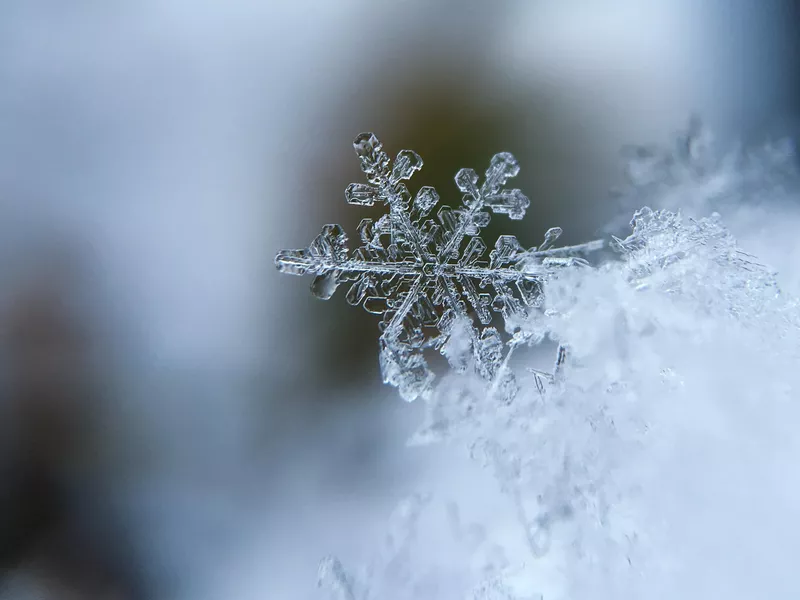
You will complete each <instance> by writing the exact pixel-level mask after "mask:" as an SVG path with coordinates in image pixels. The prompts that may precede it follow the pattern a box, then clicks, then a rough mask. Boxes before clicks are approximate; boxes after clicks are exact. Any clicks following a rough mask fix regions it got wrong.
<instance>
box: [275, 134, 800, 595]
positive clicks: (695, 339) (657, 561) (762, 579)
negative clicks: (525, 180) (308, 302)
mask: <svg viewBox="0 0 800 600" xmlns="http://www.w3.org/2000/svg"><path fill="white" fill-rule="evenodd" d="M355 146H356V151H357V153H358V155H359V157H360V158H361V162H362V167H363V170H364V172H365V173H366V175H367V177H368V180H369V182H370V183H369V184H368V185H367V184H352V185H351V186H350V187H349V188H348V190H347V193H346V196H347V200H348V202H350V203H352V204H374V203H377V202H383V203H385V204H386V205H387V206H388V209H389V212H388V214H387V215H386V216H384V217H383V218H381V219H380V220H379V221H378V222H377V223H372V222H371V221H370V220H365V221H362V224H361V225H360V226H359V233H360V237H361V240H362V242H363V245H362V246H361V247H360V248H359V249H358V250H356V251H355V252H354V253H353V254H350V253H349V251H348V250H347V247H346V245H345V242H346V236H345V235H344V233H343V232H342V230H341V229H340V228H338V226H332V225H327V226H325V227H324V228H323V232H322V233H321V234H320V236H318V237H317V239H316V240H315V241H314V242H313V243H312V244H311V245H310V246H309V247H308V248H306V249H303V250H293V251H283V252H281V253H280V254H278V256H277V258H276V263H277V265H278V268H280V269H281V270H283V271H285V272H289V273H293V274H305V273H311V274H314V275H316V279H315V281H314V284H313V285H312V289H313V290H314V291H315V293H316V294H317V295H318V296H320V297H323V298H328V297H330V296H331V294H332V293H333V291H334V289H335V287H336V286H337V285H338V284H339V283H341V282H345V281H346V282H348V283H350V282H352V283H351V287H350V290H349V291H348V293H347V299H348V301H349V302H350V303H351V304H360V305H362V306H364V308H366V309H367V310H369V311H370V312H375V313H377V314H381V315H383V320H382V322H381V338H380V340H381V346H380V352H381V366H382V368H383V375H384V378H385V380H386V382H388V383H390V384H392V385H395V386H397V387H398V388H399V389H400V392H401V394H402V395H403V397H404V398H406V399H408V400H411V399H414V398H421V399H422V401H423V402H424V403H425V413H426V416H425V420H424V422H423V424H422V426H421V427H420V429H419V431H418V432H417V434H416V435H415V437H414V439H413V441H414V442H415V443H431V442H446V443H455V444H457V445H459V446H462V447H465V448H467V449H468V451H469V453H470V455H471V456H472V458H473V459H475V461H477V462H478V463H479V464H480V465H482V466H484V467H486V468H488V469H490V470H491V472H492V473H493V475H494V478H495V480H496V482H497V485H498V487H499V489H500V490H501V491H502V493H503V494H504V497H505V498H506V500H507V504H506V507H507V510H506V513H505V514H504V515H502V517H503V519H505V520H508V519H510V520H511V521H512V522H513V523H514V524H515V527H514V530H515V531H516V532H518V534H519V538H520V539H521V540H522V545H521V547H522V548H523V550H521V551H520V550H519V549H517V550H514V551H510V550H508V548H504V544H505V542H506V541H507V540H498V539H495V538H494V537H493V536H492V535H491V529H492V527H493V525H494V524H493V523H486V524H484V525H482V526H477V525H464V524H463V523H461V522H460V520H459V517H458V507H457V506H452V507H451V508H450V509H449V513H448V515H449V516H447V517H446V518H447V519H449V520H450V521H451V525H452V526H451V527H450V528H449V531H450V535H451V536H452V537H453V538H454V539H455V543H454V544H451V545H450V546H448V547H449V548H451V549H452V548H456V549H457V552H458V557H457V558H458V560H459V561H461V563H462V564H463V569H461V570H460V571H459V572H458V573H453V572H452V570H448V569H437V568H435V567H433V566H431V565H426V564H424V560H421V559H420V554H419V552H418V548H417V547H416V546H415V543H416V541H415V540H416V538H417V535H416V534H417V532H418V529H419V527H420V525H419V524H420V518H421V515H422V514H423V513H424V511H425V509H426V504H427V498H426V497H424V496H414V497H412V498H409V499H407V500H406V501H404V502H403V503H401V504H400V505H399V506H398V509H397V513H396V514H395V515H394V516H393V517H392V519H391V522H390V534H389V535H388V536H387V541H386V543H385V545H384V547H383V548H382V549H380V551H378V552H376V553H374V555H373V560H372V562H370V563H369V564H365V565H364V566H362V567H361V568H356V569H346V568H345V567H344V566H343V565H342V564H341V562H340V561H339V560H338V559H336V558H333V557H331V558H327V559H325V560H324V561H323V563H322V565H321V567H320V584H321V586H322V587H323V589H324V590H326V591H327V592H329V594H331V595H330V597H332V598H336V599H338V600H400V599H423V600H427V599H450V598H453V599H456V598H468V599H473V600H490V599H491V600H501V599H502V600H532V599H534V598H547V599H548V600H550V599H583V598H586V599H589V598H592V599H598V598H600V599H604V598H608V599H611V598H614V599H625V598H631V599H634V598H636V599H639V598H729V599H730V598H789V597H797V595H798V594H800V584H798V582H797V581H796V577H795V576H794V569H795V564H796V559H797V557H798V556H800V504H798V503H797V502H796V497H797V493H798V491H800V471H798V469H797V468H796V464H797V457H798V456H800V439H797V436H796V434H795V432H796V431H797V427H798V426H800V409H798V407H797V406H796V405H797V398H798V397H800V396H798V392H800V370H798V369H797V364H798V360H799V359H800V312H799V311H798V303H797V299H796V298H795V297H793V296H792V295H791V294H789V293H787V292H786V291H785V290H782V289H781V286H780V283H781V277H782V274H781V273H780V272H773V270H772V269H770V268H769V267H767V266H765V265H764V264H761V262H759V259H757V258H756V257H754V256H752V255H751V254H749V253H748V252H747V249H746V248H742V247H740V245H739V243H738V242H737V240H736V239H735V237H734V235H733V234H732V232H731V231H730V229H729V228H728V227H726V219H727V218H730V219H731V220H732V222H736V223H740V224H741V222H742V221H741V219H740V218H739V216H740V215H739V212H740V211H741V210H742V207H747V206H752V205H759V206H764V205H767V206H771V208H770V210H774V211H778V210H780V211H782V212H781V215H782V218H784V219H793V218H796V219H797V221H796V222H797V224H799V225H800V214H797V212H795V211H797V209H795V208H793V207H791V206H788V205H787V204H786V203H785V201H786V199H787V198H790V197H792V196H793V194H794V190H795V189H796V188H795V187H794V186H796V182H797V181H798V177H797V173H796V170H795V169H794V163H793V161H792V153H791V151H790V150H791V149H790V147H788V146H781V147H769V148H767V149H762V150H760V151H759V152H756V153H754V152H746V151H745V150H743V149H738V150H737V151H735V152H732V153H728V154H725V155H716V154H715V152H716V150H715V149H714V148H713V144H712V143H711V140H710V137H709V136H708V134H707V132H706V131H705V130H704V129H703V128H702V127H700V126H699V124H698V123H696V122H692V124H691V126H690V128H689V131H688V132H687V133H686V134H684V135H681V136H680V137H679V138H678V141H677V144H676V145H675V147H674V148H672V149H667V150H657V149H656V150H654V149H637V150H636V151H634V152H633V155H632V159H631V162H630V163H629V167H628V169H629V175H630V177H629V185H628V186H627V187H626V188H624V189H623V190H620V191H619V192H618V194H617V196H618V199H619V202H620V205H621V206H622V207H623V209H626V208H629V207H630V205H631V204H632V203H633V202H638V203H639V206H641V205H644V204H646V205H649V207H645V208H638V207H637V208H636V209H633V210H631V212H633V218H632V220H630V225H629V228H628V232H627V234H621V235H619V236H614V235H609V239H608V245H609V246H610V248H611V249H612V250H613V251H614V253H615V257H614V258H613V259H610V260H605V261H599V260H595V261H594V263H592V262H590V260H591V259H592V258H593V254H592V252H593V251H595V250H597V249H599V248H600V247H602V246H603V243H602V242H591V243H588V244H585V245H582V246H577V247H569V248H554V246H553V244H554V242H555V240H556V238H557V237H558V234H559V233H560V231H561V230H560V229H557V228H554V229H551V230H549V231H548V232H547V233H546V234H545V240H544V243H543V244H541V245H540V246H539V247H538V248H531V249H527V250H526V249H524V248H523V247H522V246H521V244H520V243H519V242H518V241H517V240H516V239H515V238H513V237H511V236H500V237H499V238H498V240H497V242H496V243H495V247H494V250H493V251H492V252H491V253H490V254H489V258H488V261H487V260H485V259H484V254H485V251H486V248H487V247H486V244H485V243H484V242H483V240H482V239H481V238H480V237H479V233H480V229H481V228H482V227H484V226H485V225H486V223H487V222H488V220H489V217H490V213H500V214H507V215H508V216H510V217H511V218H521V217H522V216H523V215H524V213H525V210H526V208H527V207H528V205H529V201H528V199H527V198H526V197H525V196H524V195H523V194H522V193H521V192H520V191H519V190H508V189H506V188H505V187H504V186H505V184H506V182H507V181H508V179H510V178H511V177H513V176H514V175H516V174H517V171H518V166H517V163H516V161H515V160H514V159H513V157H511V155H509V154H498V155H496V156H495V157H494V159H493V160H492V162H491V165H490V167H489V169H488V170H487V172H486V175H485V177H484V179H483V183H482V184H481V185H479V184H478V181H479V180H478V177H477V176H476V174H475V173H474V172H473V171H471V170H467V169H463V170H461V171H459V173H458V174H457V175H456V184H457V186H458V188H459V190H460V191H461V192H462V193H463V199H462V204H461V206H460V207H459V208H456V209H451V208H449V207H442V208H440V209H439V211H438V213H437V217H436V219H429V218H428V215H429V213H430V212H431V210H432V209H433V208H434V206H435V205H436V204H437V202H438V199H439V198H438V195H437V193H436V192H435V191H434V190H432V189H431V188H422V189H421V190H420V191H419V192H418V193H417V194H416V196H415V197H414V199H413V200H412V198H411V194H410V192H409V191H408V190H407V188H406V186H405V184H403V183H402V181H404V180H407V179H408V178H409V177H410V176H411V174H413V173H414V172H415V171H416V170H418V169H419V168H420V167H421V165H422V161H421V159H420V158H419V156H417V155H416V154H415V153H413V152H409V151H404V152H401V153H400V154H399V155H398V157H397V159H396V160H395V163H394V167H393V168H392V169H390V167H389V159H388V157H387V156H386V154H385V153H384V152H383V150H382V148H381V146H380V144H379V142H378V141H377V139H376V138H375V137H374V136H372V135H371V134H368V135H362V136H359V138H357V140H356V143H355ZM771 202H772V203H774V205H770V203H771ZM628 218H629V219H630V217H628ZM587 259H588V260H587ZM485 289H492V290H493V291H492V292H491V293H485V292H483V291H482V290H485ZM490 310H493V311H496V312H497V313H498V314H499V315H500V317H501V318H502V319H503V321H504V325H505V331H504V333H502V334H501V333H500V332H499V331H498V329H496V328H495V327H493V326H492V323H493V318H492V315H491V313H490ZM542 343H551V344H554V345H555V346H556V347H557V348H558V350H557V357H556V360H555V363H556V364H555V368H554V369H553V370H552V371H549V372H543V371H541V370H537V369H535V368H533V365H532V364H530V360H529V359H530V354H526V351H528V352H529V353H530V348H531V347H535V346H537V345H538V344H542ZM428 349H431V350H437V351H439V352H441V353H442V354H444V355H445V356H446V357H447V358H448V360H449V362H450V364H451V366H452V367H453V369H452V371H451V372H450V373H449V374H447V375H445V376H444V377H442V378H441V379H440V380H438V381H436V382H434V380H433V376H432V374H431V372H430V369H429V368H428V366H427V363H426V361H425V358H424V356H423V352H424V351H426V350H428ZM515 352H516V354H515ZM519 547H520V546H517V548H519Z"/></svg>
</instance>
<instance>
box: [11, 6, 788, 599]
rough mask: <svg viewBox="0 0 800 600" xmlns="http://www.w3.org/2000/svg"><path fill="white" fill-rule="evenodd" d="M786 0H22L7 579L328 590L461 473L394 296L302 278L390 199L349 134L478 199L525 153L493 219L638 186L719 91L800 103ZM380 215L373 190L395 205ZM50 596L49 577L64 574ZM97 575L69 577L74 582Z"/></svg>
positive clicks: (761, 110) (533, 219)
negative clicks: (386, 301) (409, 366)
mask: <svg viewBox="0 0 800 600" xmlns="http://www.w3.org/2000/svg"><path fill="white" fill-rule="evenodd" d="M799 16H800V9H799V8H798V3H796V2H790V1H789V0H751V1H746V0H709V1H707V2H702V3H700V2H691V1H689V0H648V1H642V0H606V1H604V2H589V1H583V2H582V1H578V0H574V1H560V2H530V1H522V0H518V1H511V0H509V1H505V0H503V1H495V2H472V1H470V0H460V1H455V0H443V1H440V2H436V3H433V2H426V1H424V0H405V1H403V2H367V1H365V0H337V1H336V2H324V1H322V0H317V1H301V0H298V1H295V2H277V1H273V2H257V1H255V0H230V1H228V2H225V3H216V4H213V5H212V4H204V3H197V2H187V1H185V0H159V1H155V0H139V1H138V2H121V1H120V2H100V1H97V0H73V1H72V2H69V3H65V2H61V1H55V0H19V1H17V0H6V1H4V2H3V3H2V4H1V5H0V250H1V252H0V335H1V336H2V337H1V338H0V374H2V377H1V378H0V412H1V413H2V418H0V429H2V433H1V434H0V557H2V564H1V565H0V568H2V571H0V573H2V580H0V597H2V598H6V597H8V598H27V597H36V598H115V599H128V598H230V597H236V598H239V599H248V598H265V597H266V598H304V597H309V596H308V595H309V594H311V593H313V588H314V583H315V576H316V565H317V561H318V560H319V559H320V558H321V557H322V556H323V555H325V554H327V553H329V552H332V551H337V552H346V549H347V548H350V547H354V546H357V545H358V543H359V541H360V540H363V539H366V538H367V536H368V533H369V532H370V531H372V530H373V529H374V530H376V531H380V529H381V525H382V523H383V521H384V519H385V517H386V515H387V512H388V510H389V509H390V508H391V506H392V505H393V503H394V501H395V500H396V499H397V498H398V497H399V496H400V495H401V494H403V493H406V492H408V491H410V490H413V489H415V488H416V487H419V486H420V485H422V486H424V484H425V483H424V482H425V481H426V478H427V479H428V480H430V479H431V478H436V477H437V473H438V474H439V475H440V474H441V468H440V467H438V466H437V465H441V462H442V461H443V460H445V459H444V458H442V456H443V455H442V454H441V453H440V452H438V451H437V450H436V449H427V450H419V449H417V450H413V451H412V450H407V449H405V448H404V444H405V440H406V437H407V435H408V434H409V433H410V432H411V431H412V430H413V427H414V424H415V419H416V418H417V417H418V415H419V410H418V409H419V407H416V406H414V405H406V404H404V403H403V402H402V401H401V400H400V399H399V397H398V396H397V395H396V393H395V391H394V390H392V389H388V388H384V387H383V386H382V385H381V383H380V375H379V370H378V361H377V337H378V331H377V323H376V322H375V319H374V318H373V317H372V316H371V315H369V314H367V313H365V312H363V311H359V310H356V309H352V308H351V307H349V306H348V305H347V304H346V302H345V301H344V299H343V298H342V297H341V293H340V294H337V295H336V296H335V297H334V298H333V299H332V300H331V301H330V302H324V303H323V302H319V301H317V300H315V299H314V298H313V297H312V296H311V294H310V293H309V291H308V285H309V284H310V281H307V280H302V279H299V278H292V277H286V276H281V275H279V274H278V273H277V271H276V270H275V268H274V265H273V257H274V255H275V253H276V252H277V251H278V250H279V249H282V248H299V247H304V246H306V245H307V244H308V243H309V242H310V241H311V240H312V239H313V237H314V236H315V235H316V234H317V233H318V232H319V230H320V228H321V226H322V225H323V224H325V223H340V224H342V225H343V227H344V228H345V230H346V231H348V232H350V233H351V235H352V234H354V233H355V227H356V225H357V224H358V222H359V221H360V220H361V219H362V218H363V217H364V216H365V215H371V214H372V213H369V211H363V210H360V209H358V208H357V207H352V206H348V205H347V204H346V203H345V201H344V189H345V187H346V186H347V184H348V183H350V182H352V181H361V175H360V171H359V165H358V160H357V159H356V156H355V154H354V153H353V151H352V146H351V143H352V139H353V138H354V137H355V136H356V135H357V134H358V133H360V132H362V131H374V132H375V133H376V134H377V135H378V136H379V137H380V138H381V140H382V141H383V142H384V144H385V147H386V149H387V151H388V152H389V153H390V155H394V154H395V153H396V152H397V151H399V150H401V149H404V148H410V149H414V150H416V151H417V152H418V153H419V154H420V155H421V156H422V157H423V159H424V160H425V161H426V165H425V167H424V169H423V170H422V172H421V173H419V174H417V175H416V176H415V177H414V179H413V180H412V181H411V185H412V189H413V190H415V189H416V187H417V186H420V185H434V186H436V187H437V189H438V190H439V192H440V194H441V195H442V196H443V197H445V198H447V197H455V194H456V188H455V186H454V184H453V182H452V177H453V175H454V174H455V172H456V171H457V170H458V169H459V168H460V167H463V166H469V167H473V168H475V169H476V170H477V171H478V172H479V173H480V172H482V171H483V170H484V169H485V167H486V166H487V165H488V161H489V159H490V157H491V156H492V155H493V154H494V153H496V152H499V151H510V152H512V153H514V154H515V155H516V157H517V158H518V160H519V162H520V164H521V167H522V171H521V174H520V176H519V177H518V178H517V179H516V180H515V187H519V188H521V189H522V190H523V191H524V192H525V193H526V194H527V195H528V196H529V197H530V198H531V207H530V209H529V212H528V216H527V217H526V219H525V220H524V221H523V222H521V223H520V222H514V223H512V222H510V221H508V220H504V219H502V218H497V219H494V220H493V223H492V228H491V229H490V231H489V232H488V233H487V237H488V238H491V239H494V237H495V236H496V235H497V234H498V233H500V232H502V233H514V234H516V235H517V236H518V237H519V238H520V240H521V241H522V243H523V244H525V245H527V246H532V245H535V244H537V243H538V241H539V240H540V237H541V235H542V234H543V232H544V231H545V230H546V229H547V228H549V227H552V226H555V225H559V226H561V227H563V228H564V231H565V233H564V237H563V238H562V239H563V241H564V242H565V243H577V242H580V241H584V240H587V239H590V238H593V236H596V235H597V232H598V231H599V230H600V229H601V228H602V227H603V226H604V225H605V224H606V223H607V221H608V220H609V218H610V217H611V216H613V215H614V214H615V206H614V205H613V202H612V200H610V199H609V196H608V194H607V193H606V190H607V189H609V188H610V187H612V186H613V185H614V183H615V181H616V180H617V179H618V178H619V177H620V174H621V168H620V159H619V152H618V151H619V148H620V147H621V146H622V145H623V144H628V143H658V142H667V141H668V140H669V136H670V135H671V134H672V133H673V132H675V131H677V130H679V129H681V128H682V127H684V126H685V124H686V123H687V121H688V118H689V116H690V114H692V113H697V114H699V115H701V116H702V117H703V118H704V120H705V121H706V122H707V123H708V124H709V125H710V126H711V127H712V128H713V129H714V130H715V132H716V133H717V134H718V135H719V137H722V138H723V139H724V138H726V137H727V138H729V139H734V138H743V139H744V140H759V139H762V138H763V137H765V136H770V135H781V136H785V135H790V136H793V135H794V134H795V133H796V131H797V127H796V125H797V123H798V121H797V116H798V111H800V104H798V100H800V97H798V91H800V90H799V89H798V73H800V70H798V67H800V64H799V63H798V60H799V59H800V54H799V50H800V49H799V48H798V40H800V35H798V17H799ZM373 212H374V211H373ZM37 594H38V595H37ZM70 594H72V595H70Z"/></svg>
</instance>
